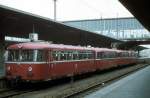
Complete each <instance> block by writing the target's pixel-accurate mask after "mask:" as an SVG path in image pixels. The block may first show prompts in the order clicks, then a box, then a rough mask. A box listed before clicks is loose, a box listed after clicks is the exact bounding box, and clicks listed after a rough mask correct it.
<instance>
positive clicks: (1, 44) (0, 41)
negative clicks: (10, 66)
mask: <svg viewBox="0 0 150 98" xmlns="http://www.w3.org/2000/svg"><path fill="white" fill-rule="evenodd" d="M4 52H5V36H4V34H1V32H0V76H1V75H2V74H3V72H4Z"/></svg>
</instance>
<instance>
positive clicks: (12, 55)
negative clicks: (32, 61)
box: [7, 50, 20, 62]
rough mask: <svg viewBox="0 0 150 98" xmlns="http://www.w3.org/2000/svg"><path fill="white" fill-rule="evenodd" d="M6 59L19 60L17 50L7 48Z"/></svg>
mask: <svg viewBox="0 0 150 98" xmlns="http://www.w3.org/2000/svg"><path fill="white" fill-rule="evenodd" d="M7 61H15V62H17V61H20V60H19V50H8V59H7Z"/></svg>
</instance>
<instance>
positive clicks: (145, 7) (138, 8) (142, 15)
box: [120, 0, 150, 31]
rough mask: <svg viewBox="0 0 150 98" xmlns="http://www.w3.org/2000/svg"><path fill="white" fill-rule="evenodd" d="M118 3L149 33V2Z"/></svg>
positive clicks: (129, 1) (143, 0)
mask: <svg viewBox="0 0 150 98" xmlns="http://www.w3.org/2000/svg"><path fill="white" fill-rule="evenodd" d="M120 2H121V3H122V4H123V5H124V6H125V7H126V8H127V9H128V10H129V11H130V12H131V13H132V14H133V15H134V16H135V17H136V18H137V19H138V20H139V21H140V22H141V23H142V24H143V26H144V27H145V28H147V29H148V30H149V31H150V13H149V10H150V3H149V0H120Z"/></svg>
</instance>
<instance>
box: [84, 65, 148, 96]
mask: <svg viewBox="0 0 150 98" xmlns="http://www.w3.org/2000/svg"><path fill="white" fill-rule="evenodd" d="M85 98H150V66H147V67H145V68H144V69H141V70H139V71H137V72H135V73H133V74H131V75H129V76H127V77H125V78H123V79H121V80H119V81H117V82H115V83H113V84H110V85H108V86H106V87H104V88H102V89H100V90H98V91H96V92H93V93H91V94H90V95H87V96H85Z"/></svg>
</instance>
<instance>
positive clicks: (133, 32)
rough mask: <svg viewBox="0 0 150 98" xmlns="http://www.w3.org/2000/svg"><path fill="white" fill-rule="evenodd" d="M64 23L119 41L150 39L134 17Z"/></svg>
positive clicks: (146, 31)
mask: <svg viewBox="0 0 150 98" xmlns="http://www.w3.org/2000/svg"><path fill="white" fill-rule="evenodd" d="M64 23H65V24H67V25H70V26H73V27H76V28H79V29H83V30H87V31H91V32H96V33H99V34H102V35H105V36H109V37H112V38H116V39H120V40H126V39H146V38H150V35H149V31H148V30H147V29H145V28H144V27H143V26H142V25H141V23H140V22H139V21H138V20H137V19H135V18H134V17H125V18H104V19H102V18H101V19H89V20H76V21H65V22H64Z"/></svg>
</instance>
